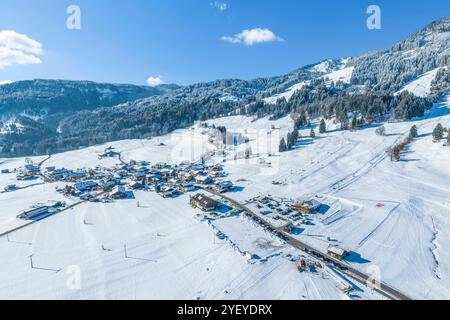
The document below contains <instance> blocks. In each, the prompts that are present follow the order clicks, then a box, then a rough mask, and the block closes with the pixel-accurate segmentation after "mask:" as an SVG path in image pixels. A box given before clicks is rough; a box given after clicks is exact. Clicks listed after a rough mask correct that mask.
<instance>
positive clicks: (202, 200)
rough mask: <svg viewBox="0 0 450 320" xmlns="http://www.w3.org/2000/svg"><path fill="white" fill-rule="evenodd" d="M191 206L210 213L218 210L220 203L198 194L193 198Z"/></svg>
mask: <svg viewBox="0 0 450 320" xmlns="http://www.w3.org/2000/svg"><path fill="white" fill-rule="evenodd" d="M191 205H192V206H193V207H196V208H199V209H200V210H202V211H209V210H214V209H215V208H217V205H218V202H217V201H216V200H214V199H211V198H210V197H207V196H205V195H204V194H201V193H197V194H196V195H195V196H193V197H191Z"/></svg>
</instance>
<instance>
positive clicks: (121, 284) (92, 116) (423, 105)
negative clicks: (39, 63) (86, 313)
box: [0, 2, 450, 301]
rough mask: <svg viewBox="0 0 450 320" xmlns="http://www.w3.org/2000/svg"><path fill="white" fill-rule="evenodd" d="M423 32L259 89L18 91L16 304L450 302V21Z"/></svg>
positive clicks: (9, 179) (12, 252)
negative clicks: (302, 301) (26, 301)
mask: <svg viewBox="0 0 450 320" xmlns="http://www.w3.org/2000/svg"><path fill="white" fill-rule="evenodd" d="M209 6H210V7H211V9H212V8H215V10H216V11H219V12H222V11H227V10H229V8H228V7H227V6H226V5H225V4H222V6H219V5H218V3H217V2H216V4H213V3H211V4H209ZM447 7H448V6H447ZM0 8H1V6H0ZM161 10H162V9H161ZM0 15H1V14H0ZM2 28H4V26H3V25H2V24H1V23H0V71H3V70H2V68H3V67H5V68H6V66H7V64H6V63H5V64H2V59H3V58H2V53H1V52H2V51H1V50H2V48H3V47H5V48H6V47H7V46H8V45H9V46H11V41H13V40H7V39H10V38H9V37H10V36H11V35H12V34H11V32H14V31H1V30H2ZM417 30H418V31H417ZM247 31H249V32H250V34H252V32H257V33H258V32H260V31H262V30H259V31H258V30H256V29H255V31H252V30H247ZM268 31H270V30H266V31H264V32H263V33H262V34H261V35H259V34H258V37H259V36H265V35H266V34H267V32H268ZM247 34H248V33H245V32H244V33H243V34H242V35H239V34H237V35H235V36H224V37H223V38H221V39H220V41H221V42H222V43H221V45H230V46H233V45H236V46H238V45H240V42H242V44H243V45H244V46H253V43H251V44H250V42H245V41H247V40H245V39H246V38H245V37H246V36H247ZM407 34H409V36H406V37H404V40H402V39H397V40H396V44H395V43H390V45H389V46H388V48H387V49H384V50H379V51H376V52H369V53H367V54H362V55H358V56H356V55H355V56H348V55H347V56H345V57H343V58H333V59H322V60H319V62H317V63H314V64H306V63H305V66H304V67H300V69H296V70H295V71H292V72H291V73H287V74H286V73H285V74H284V75H282V76H276V77H266V78H256V77H254V79H255V80H217V81H213V82H205V83H203V82H202V83H200V84H192V85H175V84H165V83H163V82H161V83H160V82H158V81H156V80H155V78H151V79H152V80H151V82H152V83H153V82H154V84H151V85H150V80H149V81H148V83H149V86H140V85H120V84H107V83H100V82H99V83H96V82H89V81H66V80H13V81H5V82H3V83H2V82H0V261H1V262H0V299H7V300H15V299H25V300H35V299H45V300H53V299H56V300H90V299H94V300H98V299H106V300H122V299H125V300H192V301H195V300H428V299H433V300H438V299H449V298H450V253H449V252H450V251H449V250H448V248H447V247H446V246H447V245H448V244H449V243H450V228H449V225H450V218H449V217H450V215H449V213H450V196H449V192H448V190H449V188H448V181H449V179H450V169H449V168H450V166H449V165H448V164H449V161H450V160H449V159H450V86H449V81H450V77H449V75H450V73H449V70H450V69H449V67H450V64H449V63H450V54H449V52H450V51H449V49H450V48H449V43H450V20H449V19H448V18H441V19H438V20H435V21H434V22H429V23H428V24H427V25H421V28H416V30H413V32H409V33H407ZM15 37H16V38H17V39H20V41H22V43H29V45H30V46H31V45H33V46H35V47H36V48H38V47H39V46H38V44H36V43H35V42H33V40H32V39H29V38H28V36H26V35H16V36H15ZM258 37H257V39H260V38H258ZM273 37H275V38H273V39H272V40H270V41H269V40H268V41H267V42H274V44H273V45H284V42H285V41H286V42H287V41H288V40H286V39H285V38H284V37H283V38H281V37H276V36H275V35H274V34H273ZM13 38H14V37H13ZM269 39H271V38H270V37H269ZM248 41H250V40H248ZM255 41H256V40H255ZM399 41H401V42H399ZM263 42H264V41H263ZM20 48H22V47H19V46H13V47H11V48H10V49H8V50H21V49H20ZM5 50H6V49H5ZM24 50H25V49H24ZM27 50H28V49H27ZM367 51H369V50H367ZM24 52H25V53H27V54H30V55H35V56H36V57H38V58H39V57H41V55H43V54H44V53H41V52H44V51H40V49H39V50H38V49H33V50H32V49H29V51H26V50H25V51H24ZM10 77H11V78H12V77H13V76H12V75H11V76H10ZM0 80H2V79H0Z"/></svg>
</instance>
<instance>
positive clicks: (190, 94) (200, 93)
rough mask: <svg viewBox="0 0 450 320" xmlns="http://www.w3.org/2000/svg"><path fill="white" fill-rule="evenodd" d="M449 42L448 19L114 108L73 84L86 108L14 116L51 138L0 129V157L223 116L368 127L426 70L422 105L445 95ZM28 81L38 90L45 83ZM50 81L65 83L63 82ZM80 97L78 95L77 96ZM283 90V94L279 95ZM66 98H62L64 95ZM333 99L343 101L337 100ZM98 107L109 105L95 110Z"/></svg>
mask: <svg viewBox="0 0 450 320" xmlns="http://www.w3.org/2000/svg"><path fill="white" fill-rule="evenodd" d="M449 43H450V19H447V18H442V19H439V20H436V21H434V22H432V23H430V24H428V25H427V26H425V27H424V28H422V29H421V30H419V31H417V32H415V33H413V34H412V35H411V36H409V37H408V38H406V39H404V40H402V41H400V42H398V43H397V44H394V45H393V46H391V47H390V48H387V49H385V50H381V51H378V52H371V53H367V54H363V55H360V56H356V57H347V58H342V59H325V60H322V61H320V62H319V63H316V64H309V65H307V66H304V67H301V68H297V69H295V70H293V71H291V72H289V73H287V74H284V75H279V76H272V77H267V78H261V77H260V78H255V79H252V80H240V79H222V80H215V81H211V82H205V83H197V84H192V85H188V86H182V87H180V86H176V85H174V86H172V87H170V86H169V87H165V88H166V90H167V91H164V88H160V89H158V88H157V87H156V88H151V89H143V87H139V86H133V85H122V86H123V89H124V91H125V93H126V92H127V91H126V89H127V88H134V89H136V90H137V92H134V91H133V90H132V91H133V92H134V93H136V94H135V95H133V98H136V97H137V96H139V94H142V92H139V90H144V91H145V92H146V93H147V94H149V96H146V97H141V98H139V97H138V98H137V99H130V98H129V97H128V96H127V95H126V94H123V91H121V92H122V94H121V95H120V96H119V99H120V100H121V101H120V102H119V103H116V104H113V103H112V101H111V100H108V98H107V97H106V98H105V97H103V100H102V99H100V98H99V96H100V95H101V94H102V92H101V91H102V90H100V93H99V92H97V93H93V92H95V91H96V90H94V89H98V87H101V88H102V89H104V90H108V89H109V90H110V89H111V88H114V86H115V85H113V84H97V83H94V82H89V81H86V82H80V83H78V84H79V85H81V84H84V85H86V83H87V84H89V85H91V86H92V87H93V88H91V90H90V91H88V92H89V93H90V94H91V95H93V98H92V100H93V101H94V102H93V103H90V104H89V103H88V104H87V105H86V107H84V108H81V109H80V108H79V109H77V108H72V110H70V111H71V112H69V113H68V114H64V115H63V116H61V115H59V114H58V112H55V114H56V115H54V114H53V113H51V112H50V113H49V114H50V115H54V116H52V117H49V119H50V121H48V119H47V121H42V119H40V118H39V116H40V114H39V113H38V114H35V113H34V114H33V113H31V114H30V113H26V112H25V113H24V112H23V111H24V110H22V112H21V113H19V114H18V115H21V116H25V117H29V118H30V117H31V118H32V117H33V116H34V117H35V119H34V120H35V121H36V122H37V123H39V125H42V124H44V125H46V126H48V127H49V128H50V129H51V130H53V132H52V133H51V134H48V135H46V136H43V137H41V139H31V138H30V139H28V140H27V139H26V138H24V137H23V134H21V132H19V131H20V130H19V131H17V130H16V131H15V132H12V133H11V132H8V130H5V128H3V130H0V132H3V133H2V134H1V133H0V138H1V139H2V140H1V141H2V144H3V147H2V153H1V154H3V155H6V156H10V155H22V154H27V153H31V154H42V153H51V152H58V151H63V150H69V149H74V148H78V147H80V146H89V145H92V144H97V143H102V142H107V141H112V140H119V139H131V138H142V137H144V138H145V137H151V136H155V135H161V134H166V133H168V132H170V131H172V130H175V129H178V128H182V127H186V126H189V125H191V124H192V123H193V122H195V121H197V120H207V119H210V118H214V117H221V116H226V115H230V114H248V115H253V116H257V117H261V116H265V115H271V116H272V117H274V118H277V117H280V116H282V115H287V114H292V113H295V114H298V113H305V114H306V116H305V117H306V118H310V117H313V116H316V117H317V116H322V117H332V116H334V117H336V118H340V119H341V120H342V121H344V118H345V117H346V116H345V115H346V114H348V113H351V112H355V111H357V112H360V113H364V114H365V116H366V117H367V118H368V119H369V121H372V120H371V119H375V118H376V116H382V115H384V114H387V113H388V111H390V109H391V108H393V107H397V100H398V99H397V98H394V94H395V93H396V92H398V91H400V90H401V89H402V88H403V87H404V86H406V85H407V84H408V83H410V82H411V81H413V80H414V79H417V78H418V77H420V76H421V75H423V74H425V73H427V72H430V71H432V70H435V71H436V76H435V78H434V79H432V80H431V81H430V82H431V83H430V88H429V95H428V97H427V98H426V99H428V100H429V101H436V100H437V99H439V98H440V97H441V96H443V95H444V94H445V93H446V92H448V90H449V81H450V75H449V68H448V65H449V64H450V45H449ZM36 81H38V83H39V81H46V80H36ZM48 81H51V80H48ZM57 81H61V82H62V83H66V84H73V83H71V82H65V80H57ZM15 84H16V85H17V86H20V85H22V86H23V85H24V84H23V83H22V84H20V83H19V84H17V83H12V84H8V85H4V86H0V113H2V101H5V99H7V97H8V96H7V97H6V98H5V97H4V95H2V90H3V91H5V89H4V88H14V85H15ZM111 86H112V87H111ZM147 88H148V87H147ZM80 90H81V89H80V88H78V93H80V92H81V91H80ZM159 90H160V91H159ZM289 90H290V92H289V93H288V94H287V95H286V94H284V93H286V92H288V91H289ZM25 91H26V90H25ZM69 91H70V90H69ZM75 91H76V90H75ZM97 91H98V90H97ZM59 93H60V92H59ZM107 93H108V91H104V92H103V94H106V96H107ZM150 93H153V94H150ZM12 94H13V93H12ZM13 96H14V94H13ZM36 96H37V97H39V98H40V99H42V100H44V101H45V98H46V96H45V91H44V92H37V95H36ZM67 96H69V97H70V95H67V92H66V97H67ZM80 96H81V97H83V94H79V95H78V98H80ZM341 96H343V97H344V98H340V97H341ZM400 96H401V97H400V100H402V99H403V101H408V103H409V105H410V106H406V102H404V103H403V104H404V105H401V106H400V107H399V108H400V109H399V110H398V111H399V112H398V114H401V115H403V117H405V118H408V117H410V116H414V115H418V114H419V115H420V113H421V112H423V111H424V110H422V109H424V108H425V106H426V105H429V103H426V102H423V101H422V100H421V99H419V98H417V99H416V98H415V97H413V96H409V95H408V94H407V93H405V94H401V95H400ZM56 97H57V95H56ZM19 98H20V97H19ZM47 98H49V99H52V98H53V99H55V97H47ZM286 98H288V99H286ZM99 99H100V100H99ZM342 100H343V101H342ZM357 100H358V101H359V102H358V103H362V104H364V108H363V107H360V109H361V108H362V109H361V110H359V109H355V108H356V106H353V104H354V103H356V101H357ZM99 101H106V102H110V103H109V104H108V103H107V105H103V106H102V105H101V104H99V103H98V102H99ZM269 101H270V102H269ZM71 103H73V101H72V102H71ZM27 107H28V108H29V105H27ZM25 109H26V108H25ZM31 109H32V108H31ZM26 110H29V109H26ZM52 110H53V109H52ZM52 110H50V111H52ZM56 110H58V109H56ZM369 110H370V112H369ZM374 110H377V111H374ZM47 111H49V110H47ZM53 111H54V110H53ZM376 113H378V115H376ZM47 115H48V114H47ZM2 116H4V111H3V114H2ZM27 121H28V120H27ZM49 122H50V123H49ZM30 123H32V122H30ZM0 124H1V123H0ZM36 126H38V124H36ZM3 127H4V125H3ZM0 128H1V126H0ZM51 130H50V131H51ZM20 135H22V137H19V136H20ZM18 141H21V142H20V143H18ZM30 148H31V149H30Z"/></svg>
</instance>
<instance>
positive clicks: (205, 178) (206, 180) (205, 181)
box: [195, 176, 212, 184]
mask: <svg viewBox="0 0 450 320" xmlns="http://www.w3.org/2000/svg"><path fill="white" fill-rule="evenodd" d="M195 182H196V183H198V184H210V183H211V182H212V180H211V178H210V177H209V176H198V177H196V178H195Z"/></svg>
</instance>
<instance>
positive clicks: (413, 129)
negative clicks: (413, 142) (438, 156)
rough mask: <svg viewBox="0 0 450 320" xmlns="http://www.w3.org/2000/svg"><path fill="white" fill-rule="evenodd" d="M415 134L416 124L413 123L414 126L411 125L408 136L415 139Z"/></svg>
mask: <svg viewBox="0 0 450 320" xmlns="http://www.w3.org/2000/svg"><path fill="white" fill-rule="evenodd" d="M417 135H418V132H417V126H416V125H414V126H412V127H411V130H409V138H410V139H415V138H416V137H417Z"/></svg>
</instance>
